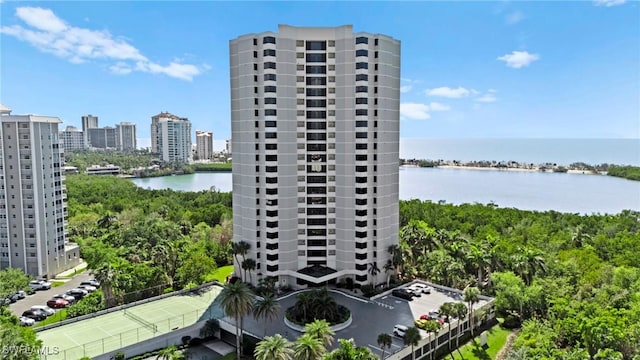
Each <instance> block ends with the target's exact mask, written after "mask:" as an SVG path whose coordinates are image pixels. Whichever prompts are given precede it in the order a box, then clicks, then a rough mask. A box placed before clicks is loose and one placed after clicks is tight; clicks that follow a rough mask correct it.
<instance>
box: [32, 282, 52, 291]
mask: <svg viewBox="0 0 640 360" xmlns="http://www.w3.org/2000/svg"><path fill="white" fill-rule="evenodd" d="M29 286H31V288H32V289H33V290H49V289H51V283H50V282H46V281H44V280H33V281H31V282H30V283H29Z"/></svg>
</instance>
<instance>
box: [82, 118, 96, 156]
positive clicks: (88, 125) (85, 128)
mask: <svg viewBox="0 0 640 360" xmlns="http://www.w3.org/2000/svg"><path fill="white" fill-rule="evenodd" d="M97 127H98V117H97V116H93V115H84V116H82V134H83V135H84V147H85V149H86V148H88V147H89V146H90V144H91V143H90V139H89V129H95V128H97Z"/></svg>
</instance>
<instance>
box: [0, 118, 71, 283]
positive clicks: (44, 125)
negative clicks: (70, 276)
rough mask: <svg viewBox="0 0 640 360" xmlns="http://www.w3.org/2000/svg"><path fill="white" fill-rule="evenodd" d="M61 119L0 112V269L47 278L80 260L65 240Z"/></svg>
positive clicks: (65, 214) (64, 192)
mask: <svg viewBox="0 0 640 360" xmlns="http://www.w3.org/2000/svg"><path fill="white" fill-rule="evenodd" d="M60 123H61V121H60V119H58V118H56V117H46V116H34V115H24V116H22V115H19V116H15V115H8V114H5V115H2V116H0V124H1V126H0V139H1V144H0V151H1V152H2V154H1V156H0V161H1V163H0V176H1V179H0V268H3V269H4V268H6V267H14V268H21V269H23V270H24V271H25V273H27V274H30V275H32V276H34V277H49V278H50V277H53V276H55V275H56V274H58V273H60V272H62V271H64V270H67V269H69V268H72V267H73V266H75V265H77V264H79V259H80V258H79V257H80V251H79V248H78V247H77V245H75V244H70V243H68V242H67V232H66V226H67V223H66V217H67V206H66V198H67V195H66V189H65V186H64V176H63V175H62V169H63V165H64V153H63V149H62V144H61V142H60V140H59V137H58V136H59V132H58V125H59V124H60Z"/></svg>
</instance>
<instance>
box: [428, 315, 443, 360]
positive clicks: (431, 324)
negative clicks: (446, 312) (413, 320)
mask: <svg viewBox="0 0 640 360" xmlns="http://www.w3.org/2000/svg"><path fill="white" fill-rule="evenodd" d="M440 328H441V325H440V323H439V322H437V321H427V323H426V324H425V326H424V330H425V331H426V332H427V333H428V334H429V336H431V335H435V334H437V333H438V331H440ZM431 345H433V340H429V348H430V349H431V359H433V354H435V352H436V346H437V345H438V344H437V342H436V346H431Z"/></svg>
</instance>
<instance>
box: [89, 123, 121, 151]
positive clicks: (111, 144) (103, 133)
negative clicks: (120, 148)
mask: <svg viewBox="0 0 640 360" xmlns="http://www.w3.org/2000/svg"><path fill="white" fill-rule="evenodd" d="M87 131H88V132H89V146H90V147H92V148H94V149H116V148H117V146H116V138H117V137H116V129H115V128H113V127H111V126H105V127H101V128H93V129H88V130H87Z"/></svg>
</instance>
